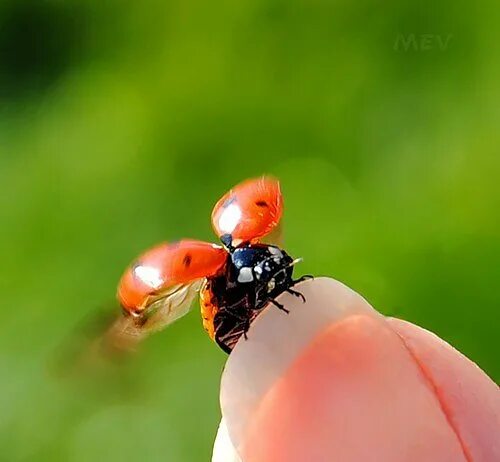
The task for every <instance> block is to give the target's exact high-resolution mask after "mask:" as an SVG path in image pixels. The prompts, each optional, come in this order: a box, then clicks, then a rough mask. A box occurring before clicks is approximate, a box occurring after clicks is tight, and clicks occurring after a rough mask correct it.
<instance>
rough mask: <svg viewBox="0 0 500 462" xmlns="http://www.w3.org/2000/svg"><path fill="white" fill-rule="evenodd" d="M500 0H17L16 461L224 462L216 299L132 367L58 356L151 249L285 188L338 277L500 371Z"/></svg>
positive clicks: (7, 50)
mask: <svg viewBox="0 0 500 462" xmlns="http://www.w3.org/2000/svg"><path fill="white" fill-rule="evenodd" d="M499 12H500V9H499V8H498V2H493V1H491V2H489V3H488V2H478V3H472V2H465V1H451V0H449V1H435V0H434V1H432V2H431V1H425V2H418V3H417V2H405V3H402V2H396V1H390V2H385V3H384V4H381V3H380V2H376V1H370V0H365V1H362V2H352V1H349V2H348V1H323V0H313V1H306V0H302V1H283V0H272V1H269V0H267V1H264V0H253V1H248V0H240V1H238V2H218V1H215V2H200V1H193V2H184V1H180V0H177V1H159V0H143V1H140V2H138V1H127V0H125V1H123V0H120V1H118V0H110V1H105V2H103V1H97V0H89V1H83V0H80V1H78V0H67V1H63V0H50V1H49V0H47V1H42V0H40V1H35V0H31V1H23V0H12V1H6V0H3V1H2V2H1V3H0V184H1V194H0V229H1V236H2V239H1V240H0V252H1V253H0V255H1V258H2V265H1V269H0V288H1V289H2V297H1V300H2V302H1V304H2V320H1V323H0V448H1V453H0V459H1V460H5V461H31V460H33V461H45V460H47V461H59V460H60V461H90V460H106V461H122V460H129V461H135V460H137V461H138V460H147V461H205V460H209V457H210V453H211V446H212V442H213V438H214V435H215V432H216V427H217V424H218V420H219V409H218V384H219V377H220V372H221V370H222V367H223V364H224V361H225V355H224V354H223V353H222V352H221V351H219V350H218V348H217V347H216V346H215V345H214V344H212V343H211V342H210V341H209V339H208V337H207V336H206V335H205V333H204V331H203V329H202V328H201V327H200V318H199V315H198V312H197V311H198V309H197V308H196V309H195V310H194V312H193V313H191V315H189V316H187V317H186V318H184V319H182V320H181V321H179V322H178V323H176V324H175V325H173V326H172V327H170V328H169V329H168V330H167V331H165V332H163V333H161V334H159V335H157V336H155V337H154V338H151V339H150V340H149V341H147V342H146V344H145V345H144V347H143V349H142V350H141V353H140V354H139V355H138V356H136V357H135V358H133V359H132V360H131V361H129V362H125V363H124V364H122V365H121V366H119V367H118V366H117V367H116V368H112V369H111V370H109V371H107V372H105V373H104V372H103V373H100V374H97V375H87V376H85V377H79V378H78V379H77V380H62V381H61V380H57V379H56V378H54V377H53V375H52V374H51V372H50V368H49V364H50V362H51V358H52V357H53V355H54V351H55V350H56V349H57V347H58V346H59V345H60V344H61V343H62V342H64V340H65V339H66V338H67V337H68V336H69V335H70V334H71V332H73V330H74V329H75V326H76V325H78V324H79V323H81V322H82V319H83V318H85V316H86V315H89V316H91V315H92V313H94V312H96V311H99V309H105V307H106V306H109V304H110V303H111V302H112V300H113V297H114V292H115V287H116V283H117V280H118V278H119V277H120V275H121V272H122V271H123V269H124V267H125V266H126V265H127V264H128V263H129V261H130V260H131V259H132V258H133V257H134V256H135V255H136V254H138V253H139V252H140V251H142V250H144V249H145V248H147V247H149V246H151V245H153V244H155V243H157V242H159V241H162V240H165V239H167V240H171V239H177V238H180V237H195V238H200V239H205V240H211V239H214V237H213V235H212V231H211V226H210V220H209V217H210V212H211V207H212V205H213V204H214V203H215V201H216V200H217V199H218V198H219V197H220V195H221V194H222V193H223V192H225V191H226V190H227V189H228V188H229V187H230V186H232V185H233V184H235V183H237V182H238V181H240V180H242V179H244V178H247V177H250V176H255V175H259V174H261V173H264V172H267V173H272V174H274V175H276V176H278V177H279V178H280V179H281V180H282V184H283V190H284V194H285V202H286V212H285V238H286V248H287V250H288V251H289V252H290V253H291V254H292V255H295V256H302V257H304V263H303V264H301V266H300V267H299V268H298V274H300V273H301V272H302V273H313V274H316V275H330V276H333V277H335V278H338V279H340V280H341V281H343V282H345V283H347V284H348V285H349V286H351V287H352V288H354V289H356V290H357V291H359V292H360V293H361V294H363V295H364V296H365V297H366V298H367V299H368V300H369V301H370V302H371V303H372V304H373V305H374V306H375V307H377V308H378V309H380V310H381V311H382V312H384V313H388V314H391V315H395V316H399V317H402V318H404V319H407V320H410V321H413V322H416V323H418V324H420V325H422V326H425V327H427V328H428V329H430V330H432V331H434V332H436V333H437V334H439V335H440V336H441V337H443V338H444V339H446V340H447V341H449V342H450V343H452V344H453V345H454V346H456V347H457V348H458V349H460V350H461V351H462V352H464V353H465V354H466V355H468V356H469V357H470V358H472V359H473V360H475V361H476V362H477V363H478V364H479V365H480V366H481V367H482V368H484V369H485V370H486V371H487V372H488V373H489V374H490V375H491V376H492V378H494V379H495V380H497V381H498V379H500V364H499V361H498V357H499V355H498V353H499V349H498V335H499V321H500V317H499V314H498V309H499V305H500V303H499V302H500V293H499V279H500V228H499V223H500V216H499V215H500V213H499V210H500V179H499V174H500V168H499V167H500V157H499V156H500V137H499V133H498V130H499V121H500V117H499V115H500V92H499V89H500V85H499V82H500V49H499V48H500V32H499V28H498V23H499V20H500V18H499Z"/></svg>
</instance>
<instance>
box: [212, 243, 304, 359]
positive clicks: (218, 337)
mask: <svg viewBox="0 0 500 462" xmlns="http://www.w3.org/2000/svg"><path fill="white" fill-rule="evenodd" d="M242 268H243V272H244V273H245V275H246V276H247V277H246V278H243V279H246V280H245V282H242ZM292 273H293V259H292V258H291V257H290V256H289V255H288V254H287V253H286V252H285V251H283V250H281V249H279V248H278V247H275V246H269V245H265V244H253V245H250V244H247V245H244V246H240V247H237V248H235V249H231V250H230V252H229V254H228V260H227V262H226V266H225V271H224V273H223V274H221V275H219V276H216V277H212V278H209V279H208V281H207V284H208V289H209V290H210V292H211V293H212V295H213V297H214V300H213V304H214V305H215V306H216V307H217V313H216V314H215V316H214V321H213V322H214V330H215V341H216V342H217V344H218V345H219V346H220V347H221V348H222V349H223V350H224V351H225V352H226V353H230V352H231V350H232V349H233V347H234V345H235V344H236V342H237V341H238V339H239V338H240V337H241V336H242V335H244V336H245V337H246V332H247V331H248V329H249V327H250V324H251V322H252V321H253V320H254V319H255V317H256V316H257V315H258V314H259V313H260V312H261V310H262V309H263V308H264V307H265V306H266V305H267V304H268V303H269V302H271V303H273V304H274V305H276V306H277V307H278V308H280V309H283V310H284V311H287V310H286V309H285V308H284V307H283V306H282V305H280V304H279V303H278V302H276V301H275V298H276V297H277V296H278V295H280V294H281V293H283V292H285V291H290V292H292V293H294V294H295V295H297V296H301V295H300V294H299V293H298V292H295V291H293V290H291V287H292V286H293V285H294V284H296V283H297V282H298V281H294V280H293V279H292ZM250 274H251V275H250ZM239 278H240V280H238V279H239ZM248 279H251V280H248ZM300 280H301V279H300Z"/></svg>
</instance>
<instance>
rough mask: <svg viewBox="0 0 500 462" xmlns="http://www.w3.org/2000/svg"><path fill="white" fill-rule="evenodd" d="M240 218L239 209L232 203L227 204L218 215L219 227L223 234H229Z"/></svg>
mask: <svg viewBox="0 0 500 462" xmlns="http://www.w3.org/2000/svg"><path fill="white" fill-rule="evenodd" d="M240 220H241V209H240V207H239V206H238V205H237V204H235V203H233V204H229V205H228V206H227V207H226V208H225V209H224V210H223V211H222V214H221V216H220V217H219V229H220V231H221V232H222V233H224V234H231V233H232V232H233V231H234V228H236V226H237V225H238V223H239V221H240Z"/></svg>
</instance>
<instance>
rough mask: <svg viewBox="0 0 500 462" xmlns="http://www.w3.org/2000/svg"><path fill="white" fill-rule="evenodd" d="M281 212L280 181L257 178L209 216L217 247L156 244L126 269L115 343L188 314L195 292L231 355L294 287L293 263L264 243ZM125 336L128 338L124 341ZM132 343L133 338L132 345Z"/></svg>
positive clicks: (214, 334) (208, 325)
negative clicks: (261, 315)
mask: <svg viewBox="0 0 500 462" xmlns="http://www.w3.org/2000/svg"><path fill="white" fill-rule="evenodd" d="M282 213H283V198H282V195H281V190H280V184H279V181H278V180H276V179H274V178H271V177H266V176H263V177H260V178H257V179H251V180H247V181H244V182H243V183H240V184H238V185H237V186H236V187H234V188H233V189H231V190H230V191H229V192H228V193H227V194H225V195H224V196H223V197H222V198H221V199H220V200H219V201H218V202H217V204H216V205H215V207H214V209H213V212H212V225H213V228H214V230H215V233H216V234H217V236H218V237H219V239H220V242H221V244H222V245H217V244H212V243H208V242H202V241H197V240H181V241H178V242H173V243H163V244H159V245H157V246H155V247H153V248H152V249H150V250H148V251H146V252H145V253H143V254H142V255H141V256H139V258H137V260H136V261H135V262H134V263H132V265H130V266H129V267H128V268H127V270H126V271H125V273H124V274H123V276H122V278H121V280H120V282H119V285H118V294H117V296H118V300H119V302H120V304H121V306H122V308H123V311H124V314H125V316H124V318H123V319H122V320H121V321H120V322H119V323H117V324H116V325H115V326H114V327H113V329H114V331H113V332H114V335H113V338H114V342H115V343H117V338H118V339H119V342H120V343H123V341H124V340H125V343H129V344H130V343H135V341H137V340H140V339H141V338H143V337H144V336H146V335H148V334H149V333H151V332H154V331H158V330H161V329H163V328H164V327H165V326H166V325H168V324H170V323H171V322H173V321H174V320H176V319H178V318H179V317H181V316H183V315H184V314H186V313H187V312H188V311H189V309H190V307H191V305H192V304H193V303H192V302H193V299H194V298H195V297H196V296H197V294H198V293H199V295H200V302H201V314H202V318H203V326H204V328H205V330H206V331H207V333H208V335H209V336H210V338H212V340H215V342H216V343H217V344H218V345H219V346H220V347H221V348H222V349H223V350H224V351H225V352H226V353H230V352H231V350H232V349H233V347H234V345H235V344H236V342H237V341H238V339H239V338H240V337H241V336H244V337H245V338H246V337H247V331H248V329H249V327H250V324H251V322H252V321H253V320H254V319H255V317H256V316H257V315H258V314H259V313H260V312H261V311H262V309H263V308H264V307H265V306H266V305H267V304H269V303H271V304H273V305H274V306H276V307H277V308H279V309H280V310H283V311H284V312H288V310H287V309H286V308H285V307H284V306H283V305H282V304H280V303H279V302H278V301H276V297H277V296H278V295H279V294H281V293H282V292H285V291H287V292H290V293H292V294H294V295H295V296H297V297H300V298H302V300H304V301H305V299H304V297H303V295H302V294H301V293H300V292H297V291H295V290H293V286H294V285H295V284H297V283H298V282H299V281H301V280H303V279H305V278H307V277H309V276H304V277H303V278H300V279H297V280H294V279H293V278H292V273H293V267H294V265H295V264H296V263H297V262H298V261H299V259H293V258H292V257H290V255H288V254H287V253H286V252H285V251H284V250H283V249H281V248H280V247H278V246H276V245H271V244H265V243H263V242H262V239H263V238H265V237H266V236H269V234H270V233H271V232H272V231H276V230H277V228H278V225H279V223H280V219H281V215H282ZM116 334H118V335H116ZM127 339H128V340H127ZM131 340H132V341H131Z"/></svg>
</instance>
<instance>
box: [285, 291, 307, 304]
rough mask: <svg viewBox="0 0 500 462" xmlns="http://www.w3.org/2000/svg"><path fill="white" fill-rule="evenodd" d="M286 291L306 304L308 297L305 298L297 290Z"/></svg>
mask: <svg viewBox="0 0 500 462" xmlns="http://www.w3.org/2000/svg"><path fill="white" fill-rule="evenodd" d="M286 291H287V292H288V293H289V294H292V295H295V296H296V297H298V298H300V299H302V303H305V302H306V297H304V294H303V293H301V292H299V291H297V290H293V289H290V288H288V289H286Z"/></svg>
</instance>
